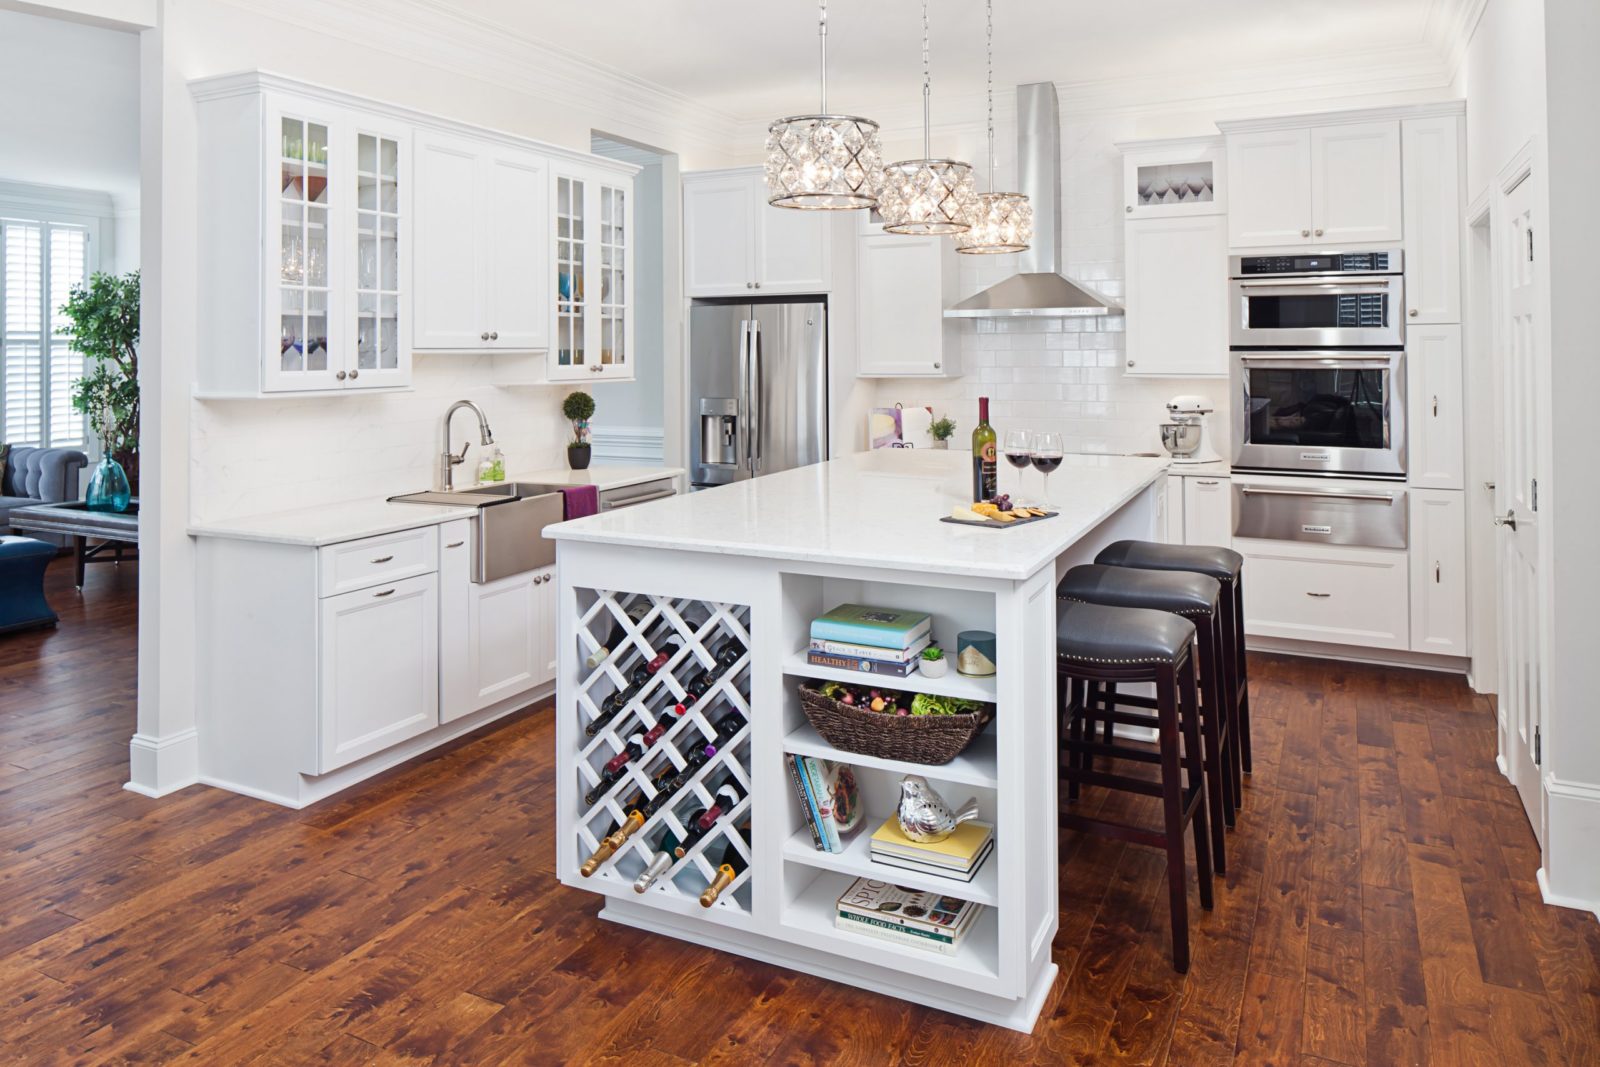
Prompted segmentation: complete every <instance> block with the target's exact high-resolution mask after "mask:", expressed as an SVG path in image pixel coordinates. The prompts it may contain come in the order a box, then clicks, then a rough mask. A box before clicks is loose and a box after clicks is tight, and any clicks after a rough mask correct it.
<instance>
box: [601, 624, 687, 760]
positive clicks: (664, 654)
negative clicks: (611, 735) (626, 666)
mask: <svg viewBox="0 0 1600 1067" xmlns="http://www.w3.org/2000/svg"><path fill="white" fill-rule="evenodd" d="M679 647H680V646H679V644H678V642H676V641H668V642H667V643H666V644H665V645H663V646H661V650H660V651H659V652H657V653H656V654H655V656H654V657H653V658H652V659H650V660H648V661H646V662H644V663H641V664H639V665H638V666H637V667H635V668H634V669H633V674H631V675H630V676H629V677H628V685H627V686H625V687H624V688H622V689H619V690H617V691H616V692H615V693H612V694H611V695H610V696H608V697H606V699H605V701H604V702H603V703H601V705H600V714H599V715H596V716H595V717H594V718H593V719H592V720H590V722H589V724H588V725H587V726H585V727H584V728H583V732H584V733H585V734H586V735H587V736H589V737H593V736H595V735H596V734H598V733H599V732H600V731H601V730H603V729H605V728H606V726H607V725H608V724H609V723H610V722H611V721H612V720H613V719H615V718H616V717H617V716H618V715H620V714H622V712H623V711H624V710H625V709H626V708H627V707H628V705H629V704H631V703H633V699H634V697H636V696H638V695H639V693H640V691H641V690H643V689H644V687H645V684H646V683H647V682H649V681H650V679H651V678H653V677H655V675H656V673H657V672H659V671H660V670H661V668H662V667H665V666H666V665H667V661H668V660H669V659H671V658H672V657H673V656H674V655H676V654H677V651H678V648H679Z"/></svg>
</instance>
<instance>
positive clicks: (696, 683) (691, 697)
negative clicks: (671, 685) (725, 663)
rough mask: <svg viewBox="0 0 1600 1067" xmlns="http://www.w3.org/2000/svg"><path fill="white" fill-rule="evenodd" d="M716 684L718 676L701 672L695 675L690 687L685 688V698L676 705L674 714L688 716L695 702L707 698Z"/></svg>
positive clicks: (709, 672) (710, 672) (680, 699)
mask: <svg viewBox="0 0 1600 1067" xmlns="http://www.w3.org/2000/svg"><path fill="white" fill-rule="evenodd" d="M716 684H717V676H716V674H715V673H713V672H712V671H701V672H700V673H699V674H697V675H695V677H694V678H693V679H692V680H691V681H690V682H689V684H688V685H686V686H684V687H683V696H682V697H681V698H679V700H678V703H677V704H676V705H674V707H673V709H672V713H673V714H674V715H679V716H681V715H686V714H688V711H689V709H690V708H692V707H693V706H694V704H695V702H696V701H697V700H699V699H700V698H701V697H703V696H705V695H706V692H707V690H709V689H710V688H711V687H712V686H714V685H716Z"/></svg>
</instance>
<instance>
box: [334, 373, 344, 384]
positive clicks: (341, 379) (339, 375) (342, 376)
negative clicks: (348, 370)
mask: <svg viewBox="0 0 1600 1067" xmlns="http://www.w3.org/2000/svg"><path fill="white" fill-rule="evenodd" d="M334 377H335V378H337V379H339V380H340V381H341V382H342V381H344V377H345V375H344V371H340V372H339V373H338V374H335V375H334Z"/></svg>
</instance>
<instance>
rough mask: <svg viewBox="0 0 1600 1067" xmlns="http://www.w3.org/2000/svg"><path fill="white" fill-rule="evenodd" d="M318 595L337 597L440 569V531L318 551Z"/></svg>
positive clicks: (391, 536) (427, 530)
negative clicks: (341, 594)
mask: <svg viewBox="0 0 1600 1067" xmlns="http://www.w3.org/2000/svg"><path fill="white" fill-rule="evenodd" d="M317 567H318V571H319V574H318V579H317V582H318V588H317V595H318V596H337V595H338V594H340V593H348V592H350V591H351V590H354V589H367V588H370V587H371V586H374V585H381V584H382V583H384V582H397V581H399V580H400V579H402V578H414V577H416V576H417V575H419V574H432V573H433V572H434V571H437V570H438V569H439V529H438V527H436V526H424V527H422V528H420V529H416V530H401V531H400V532H399V533H392V534H383V535H382V536H380V537H366V538H362V539H361V540H360V541H345V542H343V543H341V544H337V545H326V546H324V547H323V548H321V549H318V550H317Z"/></svg>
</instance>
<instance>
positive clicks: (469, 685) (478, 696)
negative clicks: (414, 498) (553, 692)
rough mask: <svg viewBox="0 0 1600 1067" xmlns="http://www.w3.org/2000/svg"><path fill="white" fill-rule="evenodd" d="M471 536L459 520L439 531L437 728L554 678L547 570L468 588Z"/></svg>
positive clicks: (551, 573) (551, 576) (550, 572)
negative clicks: (439, 594) (439, 724)
mask: <svg viewBox="0 0 1600 1067" xmlns="http://www.w3.org/2000/svg"><path fill="white" fill-rule="evenodd" d="M471 533H472V524H471V520H466V519H461V520H457V521H455V522H450V523H446V524H445V525H444V526H443V527H441V529H440V547H439V580H440V590H441V601H440V608H439V612H440V615H439V617H440V648H441V655H440V662H439V721H440V722H442V723H446V722H453V721H455V720H456V719H459V718H461V717H463V716H466V715H470V714H472V713H473V712H475V711H481V710H483V709H484V708H487V707H489V706H490V705H493V704H498V703H500V702H502V701H505V700H508V699H510V698H512V697H515V696H520V695H521V694H523V693H526V692H528V691H529V690H531V689H534V688H537V687H538V686H541V685H544V684H546V683H547V682H549V681H551V680H552V679H553V678H554V677H555V648H556V636H555V568H554V567H541V568H539V569H538V570H533V571H528V572H525V573H522V574H514V575H511V576H509V577H506V578H501V579H498V580H497V581H493V582H484V583H481V584H479V583H474V582H473V581H472V570H471V560H472V552H471Z"/></svg>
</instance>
